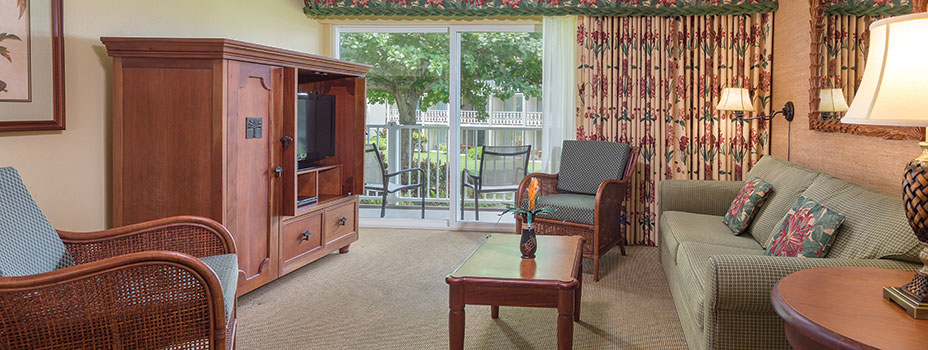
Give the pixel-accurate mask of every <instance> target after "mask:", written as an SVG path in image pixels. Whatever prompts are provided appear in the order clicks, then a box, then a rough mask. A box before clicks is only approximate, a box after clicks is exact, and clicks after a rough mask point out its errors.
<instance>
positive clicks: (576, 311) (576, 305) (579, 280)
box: [574, 271, 583, 322]
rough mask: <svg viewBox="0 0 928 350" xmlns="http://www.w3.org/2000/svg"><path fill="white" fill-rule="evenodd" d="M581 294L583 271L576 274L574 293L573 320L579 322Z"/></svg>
mask: <svg viewBox="0 0 928 350" xmlns="http://www.w3.org/2000/svg"><path fill="white" fill-rule="evenodd" d="M582 295H583V271H580V274H579V275H578V276H577V291H576V292H575V293H574V322H580V297H581V296H582Z"/></svg>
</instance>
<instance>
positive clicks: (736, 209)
mask: <svg viewBox="0 0 928 350" xmlns="http://www.w3.org/2000/svg"><path fill="white" fill-rule="evenodd" d="M771 189H773V185H771V184H769V183H766V182H764V180H761V179H759V178H756V177H755V178H753V179H751V181H748V182H746V183H745V184H744V186H742V187H741V191H739V192H738V196H736V197H735V200H734V201H732V202H731V206H730V207H729V208H728V213H726V214H725V218H723V219H722V222H724V223H725V225H726V226H728V228H729V229H731V232H733V233H734V234H735V235H740V234H741V233H743V232H744V230H745V229H747V227H748V223H750V222H751V219H752V218H753V217H754V212H756V211H757V208H760V206H761V204H763V201H764V196H766V195H767V193H769V192H770V190H771Z"/></svg>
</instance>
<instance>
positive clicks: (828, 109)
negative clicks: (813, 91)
mask: <svg viewBox="0 0 928 350" xmlns="http://www.w3.org/2000/svg"><path fill="white" fill-rule="evenodd" d="M818 96H819V103H818V111H819V112H821V113H822V119H826V118H830V117H831V115H832V113H835V115H837V113H840V112H847V110H848V106H847V100H845V99H844V90H841V89H822V90H821V91H819V93H818Z"/></svg>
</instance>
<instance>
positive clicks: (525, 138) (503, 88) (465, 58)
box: [458, 32, 543, 223]
mask: <svg viewBox="0 0 928 350" xmlns="http://www.w3.org/2000/svg"><path fill="white" fill-rule="evenodd" d="M541 63H542V38H541V33H534V32H531V33H526V32H515V33H511V32H467V33H462V34H461V98H462V101H461V106H462V107H461V116H460V118H461V150H460V151H461V155H460V157H459V158H458V159H459V161H460V167H461V169H466V171H468V172H470V173H472V174H473V175H475V177H473V178H468V176H465V179H464V180H465V184H466V185H467V184H469V183H468V182H467V181H468V180H470V184H475V183H476V182H478V181H479V182H480V183H481V186H479V187H480V188H482V190H483V191H482V192H481V193H479V194H477V199H478V201H479V207H480V211H479V220H480V221H484V222H494V223H495V222H497V221H500V222H506V223H509V222H514V221H512V217H511V216H508V215H507V217H505V218H500V217H499V216H498V214H499V213H501V212H502V211H503V210H504V209H505V208H506V207H507V206H509V205H512V204H513V200H514V194H515V189H516V188H517V187H518V185H519V182H520V181H521V180H522V178H523V177H525V174H526V173H531V172H534V171H540V170H541V151H540V149H541V121H542V118H543V116H542V113H541V109H540V102H537V101H541V81H542V64H541ZM526 158H528V161H527V163H526ZM477 177H479V179H478V178H477ZM474 187H477V186H473V187H470V186H468V187H467V188H465V191H464V194H463V195H464V208H465V210H464V217H463V218H464V219H465V220H476V219H477V216H478V215H477V214H478V213H477V212H476V211H475V210H474V209H475V206H476V205H477V203H476V201H475V197H474V196H475V189H474ZM491 191H495V192H491Z"/></svg>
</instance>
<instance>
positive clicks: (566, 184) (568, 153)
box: [557, 140, 631, 194]
mask: <svg viewBox="0 0 928 350" xmlns="http://www.w3.org/2000/svg"><path fill="white" fill-rule="evenodd" d="M629 152H631V147H629V146H628V145H626V144H624V143H617V142H607V141H577V140H567V141H564V147H563V151H562V152H561V170H560V173H559V174H558V180H557V189H558V191H560V192H569V193H583V194H596V191H597V190H599V186H600V185H602V183H603V181H606V180H609V179H614V180H620V179H622V175H623V174H624V173H625V163H628V156H629Z"/></svg>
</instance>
